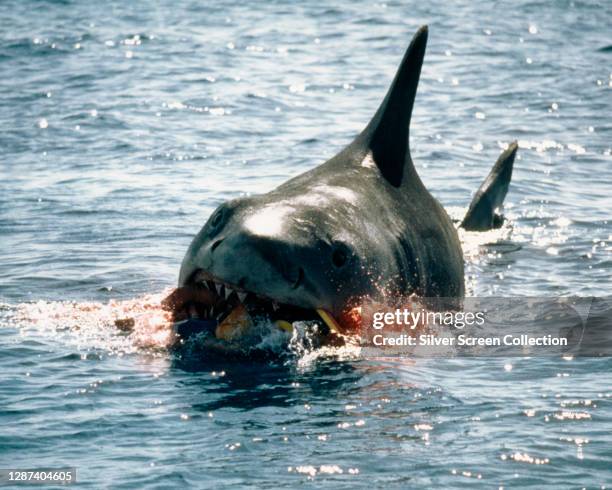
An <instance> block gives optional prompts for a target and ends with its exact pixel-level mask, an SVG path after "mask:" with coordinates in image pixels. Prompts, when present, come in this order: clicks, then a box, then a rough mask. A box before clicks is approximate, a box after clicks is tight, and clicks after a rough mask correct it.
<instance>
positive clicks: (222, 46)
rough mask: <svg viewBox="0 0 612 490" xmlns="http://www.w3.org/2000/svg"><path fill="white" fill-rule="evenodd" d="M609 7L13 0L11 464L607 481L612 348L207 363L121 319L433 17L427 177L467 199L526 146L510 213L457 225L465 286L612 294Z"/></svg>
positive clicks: (291, 479) (166, 479) (179, 475)
mask: <svg viewBox="0 0 612 490" xmlns="http://www.w3.org/2000/svg"><path fill="white" fill-rule="evenodd" d="M321 3H324V2H321ZM611 19H612V3H610V2H606V1H601V2H596V1H586V2H584V1H563V0H561V1H558V2H538V1H525V0H522V1H516V2H511V3H506V4H500V3H498V2H487V1H485V0H475V1H465V2H454V3H452V4H448V3H447V2H402V3H399V2H394V1H390V2H386V3H380V2H378V3H376V2H367V3H366V2H363V1H351V2H348V1H342V2H337V3H336V5H335V6H322V5H317V4H316V3H315V2H310V1H308V2H302V3H301V4H300V5H295V4H294V2H286V1H281V0H278V1H275V2H270V3H265V4H264V3H263V2H261V4H259V5H255V4H251V3H247V2H241V3H238V4H236V3H230V2H216V3H214V5H213V4H211V5H206V2H185V3H181V4H180V5H177V4H176V3H175V2H170V1H167V0H166V1H160V2H144V1H131V2H84V1H83V2H78V1H70V0H65V1H57V2H51V1H46V2H43V1H41V2H38V1H31V0H24V1H17V0H14V1H8V0H7V1H3V2H2V3H1V4H0V73H1V74H2V76H0V127H1V128H2V130H1V132H0V172H1V175H2V178H1V179H0V243H1V246H0V302H1V305H0V326H1V328H0V344H1V345H0V467H25V468H27V467H66V466H74V467H77V471H78V480H79V481H80V482H81V483H80V485H81V486H83V487H90V488H168V487H178V486H181V487H185V486H187V487H194V488H230V487H231V488H237V487H247V486H259V487H263V488H279V487H294V486H300V485H304V486H308V487H311V486H312V487H325V486H330V487H334V488H354V487H365V486H366V485H367V486H370V487H372V486H374V487H383V486H384V487H388V488H414V487H419V486H424V487H444V488H448V487H459V486H474V487H483V488H498V487H504V488H517V487H528V486H530V487H533V488H551V489H553V488H555V489H556V488H582V487H587V488H600V487H602V486H606V485H607V486H608V487H609V486H610V485H612V470H611V468H612V464H611V463H612V436H611V435H610V434H611V433H612V390H611V389H610V388H611V378H610V372H611V369H612V363H611V361H610V360H609V359H598V360H593V359H573V360H557V359H536V358H515V359H510V360H504V359H495V360H488V359H472V360H418V361H415V362H413V363H412V362H407V361H406V362H404V363H384V362H381V361H375V360H350V359H349V360H346V359H345V360H342V359H333V358H331V359H330V358H328V357H325V356H320V357H317V356H316V355H314V356H313V355H311V356H304V357H301V358H300V357H298V358H296V359H294V360H293V361H292V362H289V363H288V364H286V365H280V364H269V363H254V362H231V363H229V362H225V363H223V362H213V361H211V360H208V359H205V358H204V359H199V360H194V359H184V358H180V357H179V356H177V355H175V354H172V353H170V352H168V351H167V350H166V349H164V348H163V342H157V341H156V339H157V337H155V334H156V333H157V334H160V335H162V334H163V332H159V331H157V330H156V329H155V328H149V329H148V330H146V329H145V331H144V332H143V333H142V337H141V338H136V337H135V336H134V335H126V334H122V333H121V332H119V331H118V330H117V329H116V328H115V327H114V326H113V324H112V321H110V320H109V318H110V317H111V316H112V314H113V312H116V311H117V310H118V309H123V310H122V311H124V310H125V311H128V312H130V311H134V310H137V309H138V308H139V305H142V304H147V302H151V303H155V301H158V299H159V298H158V296H159V295H161V294H162V291H163V290H165V289H166V288H168V287H170V286H173V285H174V284H175V283H176V279H177V275H178V268H179V264H180V261H181V259H182V256H183V254H184V252H185V250H186V248H187V246H188V244H189V242H190V240H191V238H192V237H193V235H194V234H195V233H196V232H197V231H198V229H199V228H200V227H201V225H202V224H203V223H204V221H205V220H206V218H207V217H208V215H209V214H210V212H211V211H212V210H213V209H214V208H215V207H216V206H217V205H218V204H219V203H221V202H222V201H224V200H226V199H229V198H233V197H237V196H241V195H244V194H249V193H260V192H265V191H267V190H269V189H271V188H273V187H275V186H276V185H278V184H280V183H281V182H283V181H285V180H286V179H287V178H289V177H291V176H294V175H297V174H299V173H301V172H303V171H305V170H307V169H309V168H312V167H313V166H315V165H317V164H318V163H320V162H322V161H323V160H325V159H326V158H328V157H330V156H332V155H333V154H334V153H335V152H336V151H337V150H338V149H340V148H341V147H342V146H343V145H344V144H346V143H347V142H348V141H350V139H351V138H352V137H353V136H354V135H355V134H356V132H358V131H359V130H360V129H361V128H362V127H363V126H364V125H365V123H367V121H368V120H369V117H370V116H371V115H372V114H373V113H374V111H375V109H376V108H377V105H378V103H379V102H380V100H381V99H382V97H383V95H384V93H385V91H386V89H387V86H388V84H389V82H390V80H391V78H392V76H393V74H394V71H395V69H396V67H397V64H398V62H399V60H400V59H401V56H402V54H403V50H404V49H405V48H406V46H407V44H408V43H409V40H410V38H411V36H412V34H413V32H414V31H415V30H416V28H418V26H419V25H421V24H424V23H427V24H429V26H430V41H429V45H428V49H427V54H426V59H425V65H424V68H423V73H422V77H421V84H420V87H419V92H418V97H417V101H416V106H415V112H414V116H413V124H412V130H411V146H412V154H413V158H414V160H415V162H416V165H417V169H418V171H419V173H420V175H421V177H422V178H423V180H424V181H425V183H426V185H427V186H428V188H429V189H430V190H431V191H432V192H433V194H434V195H435V196H436V197H437V198H438V199H439V200H440V201H441V202H442V203H443V204H444V205H445V207H446V208H447V209H448V210H449V212H450V213H451V214H452V215H454V216H455V217H460V216H461V215H462V213H463V212H464V210H465V208H466V206H467V204H468V202H469V198H470V195H471V194H472V193H473V192H474V191H475V189H476V188H477V186H478V185H479V183H480V181H481V180H482V178H483V177H484V176H485V175H486V173H487V172H488V170H489V168H490V167H491V165H492V164H493V162H494V161H495V159H496V157H497V155H498V154H499V152H500V149H501V148H502V147H503V146H504V145H505V144H507V143H509V142H510V141H512V140H513V139H518V140H519V144H520V150H519V158H518V160H517V161H516V164H515V173H514V178H513V184H512V186H511V189H510V193H509V195H508V198H507V208H506V214H507V216H508V217H509V227H507V229H506V231H505V232H503V233H502V232H500V233H497V234H493V235H491V236H489V235H485V236H478V235H477V234H472V235H470V236H464V237H463V238H464V241H465V248H466V284H467V289H468V292H469V294H471V295H498V296H504V295H508V296H529V295H539V296H558V295H583V296H587V295H594V296H599V295H610V293H611V288H610V277H611V274H612V224H611V223H610V215H611V211H612V197H611V194H612V193H611V187H610V182H611V180H612V147H611V142H612V122H611V119H610V114H612V49H611V48H610V46H611V45H612V38H611V37H610V20H611ZM149 294H152V295H156V296H154V297H153V299H151V298H150V297H149V296H147V295H149ZM156 298H157V299H156ZM109 302H110V303H109Z"/></svg>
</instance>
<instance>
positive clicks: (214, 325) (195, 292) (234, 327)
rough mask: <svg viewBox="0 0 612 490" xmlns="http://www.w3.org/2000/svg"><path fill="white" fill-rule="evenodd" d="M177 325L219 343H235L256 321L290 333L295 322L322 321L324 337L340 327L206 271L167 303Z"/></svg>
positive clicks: (326, 318)
mask: <svg viewBox="0 0 612 490" xmlns="http://www.w3.org/2000/svg"><path fill="white" fill-rule="evenodd" d="M165 305H166V307H168V308H169V309H171V310H172V311H173V315H174V320H175V322H176V324H177V325H181V324H183V323H190V324H192V325H193V324H196V323H197V324H198V325H200V326H201V327H202V330H210V331H212V332H214V334H215V336H216V337H217V338H218V339H222V340H230V341H231V340H236V339H237V338H239V337H242V336H244V335H246V334H247V333H248V331H249V330H250V328H251V327H252V325H253V322H254V321H255V320H256V319H259V318H263V319H267V320H268V321H270V322H272V323H273V324H275V325H276V326H277V327H278V328H280V329H281V330H285V331H287V332H291V331H292V329H293V323H294V322H296V321H313V320H314V321H317V320H318V321H319V323H320V320H323V324H324V326H325V329H329V330H328V331H327V332H323V333H324V334H326V333H327V334H328V333H330V332H334V333H337V332H338V331H339V325H338V324H337V323H336V322H335V320H334V319H333V317H332V316H331V315H330V314H329V313H327V312H326V311H325V310H322V309H307V308H301V307H298V306H294V305H290V304H286V303H280V302H277V301H275V300H274V299H272V298H268V297H266V296H263V295H260V294H256V293H254V292H251V291H246V290H244V289H242V288H240V287H237V286H235V285H232V284H228V283H226V282H224V281H221V280H219V279H217V278H215V277H214V276H212V275H211V274H210V273H208V272H206V271H204V270H198V271H196V272H194V273H193V275H192V276H191V277H190V279H189V280H188V281H187V283H186V285H185V286H183V287H180V288H178V289H176V290H175V291H174V292H173V293H172V294H171V295H170V296H169V297H168V298H166V300H165Z"/></svg>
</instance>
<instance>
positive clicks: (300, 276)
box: [291, 267, 304, 289]
mask: <svg viewBox="0 0 612 490" xmlns="http://www.w3.org/2000/svg"><path fill="white" fill-rule="evenodd" d="M303 281H304V269H302V268H301V267H300V268H299V269H298V276H297V279H296V280H295V282H294V283H293V286H291V289H297V288H298V287H299V286H300V285H301V284H302V282H303Z"/></svg>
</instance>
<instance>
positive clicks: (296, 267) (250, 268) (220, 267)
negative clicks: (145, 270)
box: [180, 229, 321, 308]
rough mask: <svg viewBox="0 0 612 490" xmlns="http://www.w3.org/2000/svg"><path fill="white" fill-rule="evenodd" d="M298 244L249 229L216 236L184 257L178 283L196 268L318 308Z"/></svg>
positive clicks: (278, 298) (277, 297)
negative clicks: (257, 233)
mask: <svg viewBox="0 0 612 490" xmlns="http://www.w3.org/2000/svg"><path fill="white" fill-rule="evenodd" d="M302 252H303V251H301V250H300V247H299V246H297V245H295V244H292V243H290V242H287V241H283V240H279V239H278V238H274V237H269V236H258V235H255V234H253V233H250V232H249V231H248V230H243V229H240V230H237V231H235V232H231V231H230V232H227V233H224V234H221V235H219V236H216V237H214V238H212V239H210V240H207V241H205V242H204V243H201V245H200V246H199V247H197V248H196V249H194V250H190V251H189V252H188V254H187V256H186V257H185V259H184V260H183V266H182V268H181V274H180V276H181V280H180V283H181V285H184V284H185V283H186V282H187V281H188V280H189V278H190V277H192V276H193V274H194V273H195V272H196V271H199V270H203V271H206V272H207V273H209V274H210V275H211V276H214V277H215V278H217V279H219V280H221V281H223V282H225V283H228V284H231V285H234V286H236V287H238V288H240V289H243V290H246V291H251V292H254V293H256V294H259V295H262V296H266V297H269V298H272V299H274V300H276V301H280V302H290V303H291V304H294V305H296V306H302V307H307V308H313V307H318V306H319V305H320V303H321V298H320V296H319V295H318V294H316V293H315V292H314V291H312V290H311V288H309V284H310V282H309V268H312V264H308V263H307V262H308V261H307V260H304V258H303V257H302V256H303V253H302Z"/></svg>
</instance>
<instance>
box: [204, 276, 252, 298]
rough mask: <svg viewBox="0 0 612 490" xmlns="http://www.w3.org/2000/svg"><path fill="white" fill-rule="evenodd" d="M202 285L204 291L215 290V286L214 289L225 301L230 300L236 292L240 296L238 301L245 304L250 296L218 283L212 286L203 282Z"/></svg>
mask: <svg viewBox="0 0 612 490" xmlns="http://www.w3.org/2000/svg"><path fill="white" fill-rule="evenodd" d="M200 284H201V286H202V287H203V288H204V289H210V290H213V285H214V289H216V291H217V294H218V295H219V296H220V297H221V298H225V299H229V297H230V296H231V295H232V294H233V293H234V292H235V293H236V294H237V295H238V299H239V300H240V302H243V301H244V299H245V298H246V297H247V294H248V293H244V292H239V291H234V290H233V289H232V288H230V287H229V286H226V285H225V284H219V283H218V282H215V283H212V284H211V283H210V282H209V283H207V282H206V281H202V282H201V283H200Z"/></svg>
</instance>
